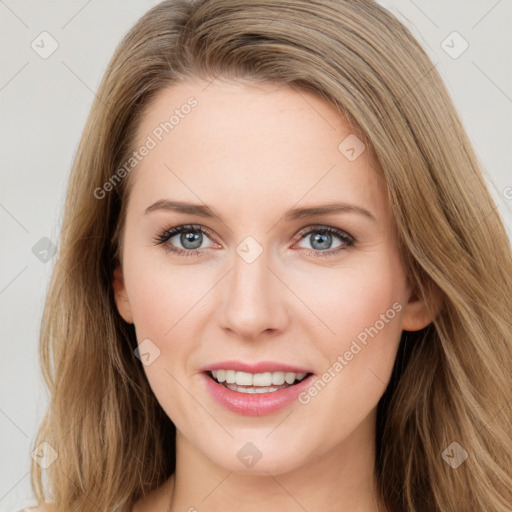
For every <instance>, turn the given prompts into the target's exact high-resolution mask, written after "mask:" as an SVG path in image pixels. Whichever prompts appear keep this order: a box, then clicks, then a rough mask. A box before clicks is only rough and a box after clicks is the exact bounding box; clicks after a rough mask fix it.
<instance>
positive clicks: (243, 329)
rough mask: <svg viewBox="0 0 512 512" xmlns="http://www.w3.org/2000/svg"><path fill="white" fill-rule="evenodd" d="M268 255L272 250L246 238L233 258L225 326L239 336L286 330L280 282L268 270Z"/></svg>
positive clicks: (225, 311)
mask: <svg viewBox="0 0 512 512" xmlns="http://www.w3.org/2000/svg"><path fill="white" fill-rule="evenodd" d="M268 256H269V251H268V250H266V249H264V248H263V246H262V245H261V244H260V243H259V242H258V241H257V240H256V239H255V238H253V237H246V238H245V239H244V240H243V241H242V242H241V243H240V244H239V245H238V246H237V247H236V254H234V255H233V270H232V272H231V273H230V276H229V278H228V283H229V285H228V287H227V292H226V296H225V301H224V305H223V312H224V313H223V325H224V326H225V327H229V328H230V329H231V330H233V331H236V332H238V333H239V334H240V335H243V336H247V337H254V336H257V335H258V334H260V333H261V332H262V331H265V330H267V329H279V328H282V327H283V325H282V321H283V318H284V309H283V305H282V303H281V293H280V292H279V289H278V288H279V286H280V283H279V280H278V279H277V278H276V277H275V276H274V275H273V273H272V271H271V270H270V268H269V267H270V265H271V262H270V258H269V257H268ZM281 286H282V285H281Z"/></svg>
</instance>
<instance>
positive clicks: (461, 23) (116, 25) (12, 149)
mask: <svg viewBox="0 0 512 512" xmlns="http://www.w3.org/2000/svg"><path fill="white" fill-rule="evenodd" d="M156 3H157V2H155V1H154V0H153V1H151V0H139V1H137V2H136V1H133V0H131V1H126V0H123V1H121V0H116V1H113V0H109V1H102V2H100V1H99V0H89V1H87V0H80V1H75V0H71V1H70V0H65V1H64V0H61V1H40V0H37V1H34V0H27V1H19V0H17V1H15V0H5V1H3V0H0V41H1V47H2V53H1V56H0V72H1V74H0V108H1V116H0V141H1V149H0V151H1V153H0V156H1V157H0V162H1V165H0V184H1V187H0V226H1V229H0V233H1V246H0V247H1V251H0V257H1V259H0V314H1V323H0V328H1V338H0V511H13V510H16V509H17V508H18V509H19V508H21V507H22V506H25V505H27V504H29V503H30V502H31V496H32V491H31V488H30V477H29V462H30V456H31V452H32V449H33V440H34V438H35V434H36V429H37V425H38V423H39V422H40V420H41V418H42V414H43V412H44V408H45V406H46V402H47V398H48V396H47V391H46V389H45V387H44V384H43V380H42V377H41V373H40V370H39V359H38V352H37V345H38V331H39V326H40V321H41V312H42V307H43V303H44V298H45V291H46V287H47V284H48V280H49V276H50V272H51V269H52V265H53V264H54V262H55V258H53V259H51V260H50V261H48V262H47V263H43V262H41V261H40V260H39V259H38V258H36V257H35V256H34V254H33V253H32V247H33V246H34V244H36V242H38V241H39V240H40V239H41V238H42V237H48V238H50V239H51V240H52V241H54V242H56V241H57V239H58V230H59V226H60V223H61V208H62V204H63V200H64V194H65V190H66V184H67V179H68V176H69V171H70V168H71V164H72V160H73V156H74V153H75V151H76V148H77V144H78V141H79V138H80V135H81V131H82V128H83V126H84V123H85V120H86V116H87V114H88V111H89V108H90V106H91V103H92V100H93V98H94V91H95V90H96V88H97V87H98V85H99V82H100V79H101V77H102V75H103V73H104V71H105V68H106V65H107V63H108V60H109V59H110V57H111V55H112V53H113V51H114V49H115V46H116V45H117V44H118V43H119V41H120V40H121V38H122V36H123V35H124V33H125V32H126V31H127V30H128V29H129V28H130V27H131V26H132V25H133V24H134V22H135V21H136V20H137V19H138V18H139V17H140V16H141V15H142V14H143V13H144V12H145V11H146V10H147V9H149V8H150V7H152V6H153V5H155V4H156ZM382 3H383V4H384V5H385V6H386V7H388V8H389V9H391V10H392V11H393V12H395V14H397V15H398V17H399V18H400V19H401V20H402V21H404V22H405V23H406V24H407V25H408V26H409V28H411V30H412V31H413V33H414V35H415V36H416V37H417V38H418V39H419V40H420V42H421V43H422V44H423V46H424V47H425V48H426V49H427V51H428V53H429V55H430V56H431V58H432V60H433V62H434V63H437V69H438V70H439V71H440V73H441V74H442V76H443V77H444V79H445V81H446V82H447V85H448V88H449V91H450V93H451V95H452V97H453V99H454V101H455V104H456V106H457V108H458V110H459V113H460V115H461V117H462V121H463V123H464V124H465V126H466V129H467V131H468V133H469V136H470V138H471V140H472V141H473V143H474V146H475V148H476V151H477V154H478V156H479V158H480V159H481V161H482V162H483V164H484V166H485V168H486V169H487V172H488V180H489V184H490V187H491V190H492V193H493V195H494V197H495V200H496V202H497V204H498V206H499V211H500V212H501V214H502V217H503V218H504V220H505V223H506V225H507V229H508V232H509V233H510V232H511V228H512V214H511V203H512V193H510V194H506V193H505V192H504V191H505V190H507V187H510V186H512V171H511V169H512V166H511V163H512V158H511V156H512V149H511V146H512V144H511V143H512V137H511V134H512V115H511V114H512V80H511V70H512V59H510V55H511V49H512V31H511V30H510V26H511V13H512V0H472V1H468V0H450V1H446V0H435V1H433V0H414V1H412V0H386V1H385V2H382ZM43 31H47V32H49V33H50V34H51V36H52V37H53V38H54V39H55V40H56V41H57V42H58V45H59V46H58V49H57V50H56V51H55V52H54V53H53V54H52V55H51V56H50V57H49V58H47V59H42V58H41V57H40V56H39V55H38V54H37V53H36V52H35V51H34V50H33V49H32V48H31V43H32V41H33V40H34V39H36V37H37V36H38V35H39V34H40V33H41V32H43ZM453 31H457V32H459V33H460V34H461V36H462V37H463V38H464V39H465V40H466V41H467V42H468V44H469V48H468V49H467V50H466V51H465V52H464V53H463V54H462V55H461V56H460V57H458V58H457V59H453V58H451V57H450V56H449V55H448V54H447V53H446V52H445V51H444V50H443V48H442V47H441V43H442V41H443V40H445V39H446V37H447V36H448V35H449V34H451V33H452V32H453ZM454 44H459V43H454Z"/></svg>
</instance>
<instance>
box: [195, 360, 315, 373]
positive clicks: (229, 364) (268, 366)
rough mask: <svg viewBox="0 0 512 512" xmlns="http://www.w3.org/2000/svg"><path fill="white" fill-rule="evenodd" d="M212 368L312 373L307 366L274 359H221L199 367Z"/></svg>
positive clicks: (255, 371)
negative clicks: (246, 361) (249, 360)
mask: <svg viewBox="0 0 512 512" xmlns="http://www.w3.org/2000/svg"><path fill="white" fill-rule="evenodd" d="M213 370H235V371H237V372H247V373H266V372H292V373H312V372H311V370H308V369H307V368H301V367H299V366H293V365H289V364H283V363H277V362H274V361H259V362H257V363H244V362H243V361H221V362H219V363H213V364H209V365H208V366H205V367H203V368H201V371H203V372H210V371H213Z"/></svg>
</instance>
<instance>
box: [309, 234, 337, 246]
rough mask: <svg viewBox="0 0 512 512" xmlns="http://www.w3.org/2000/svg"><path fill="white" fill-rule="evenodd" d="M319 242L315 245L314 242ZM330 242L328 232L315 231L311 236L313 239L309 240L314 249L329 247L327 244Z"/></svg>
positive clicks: (330, 237)
mask: <svg viewBox="0 0 512 512" xmlns="http://www.w3.org/2000/svg"><path fill="white" fill-rule="evenodd" d="M317 242H319V246H317V247H315V244H316V243H317ZM331 243H332V235H330V234H329V233H316V234H315V235H314V236H313V240H312V242H311V247H313V249H315V250H321V249H329V246H330V245H331Z"/></svg>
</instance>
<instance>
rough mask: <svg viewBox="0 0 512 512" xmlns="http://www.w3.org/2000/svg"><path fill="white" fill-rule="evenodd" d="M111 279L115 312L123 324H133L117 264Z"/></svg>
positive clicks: (119, 267) (119, 266)
mask: <svg viewBox="0 0 512 512" xmlns="http://www.w3.org/2000/svg"><path fill="white" fill-rule="evenodd" d="M113 278H114V279H113V282H112V287H113V289H114V299H115V302H116V306H117V310H118V311H119V314H120V315H121V317H122V318H123V320H124V321H125V322H128V323H129V324H133V316H132V310H131V308H130V302H129V301H128V295H127V294H126V288H125V286H124V279H123V274H122V270H121V265H120V264H119V263H117V264H116V267H115V269H114V275H113Z"/></svg>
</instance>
